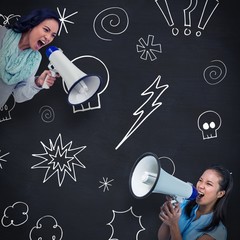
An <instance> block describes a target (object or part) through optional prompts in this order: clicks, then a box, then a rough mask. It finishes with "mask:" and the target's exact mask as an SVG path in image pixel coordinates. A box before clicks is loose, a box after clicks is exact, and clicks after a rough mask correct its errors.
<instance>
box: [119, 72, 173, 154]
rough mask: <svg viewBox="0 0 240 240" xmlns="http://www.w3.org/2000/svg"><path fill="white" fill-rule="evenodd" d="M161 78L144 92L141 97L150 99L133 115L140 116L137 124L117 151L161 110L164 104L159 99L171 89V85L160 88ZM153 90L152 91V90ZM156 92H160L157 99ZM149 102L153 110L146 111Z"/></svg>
mask: <svg viewBox="0 0 240 240" xmlns="http://www.w3.org/2000/svg"><path fill="white" fill-rule="evenodd" d="M160 80H161V76H158V77H157V78H156V79H155V81H154V82H153V83H152V84H151V85H150V86H149V87H148V88H147V89H146V90H145V91H144V92H142V94H141V96H147V95H149V97H148V99H147V100H146V101H145V102H144V103H143V104H142V105H141V106H140V107H139V108H138V109H137V110H136V111H135V112H134V113H133V115H134V116H138V118H137V120H136V121H135V123H134V124H133V125H132V127H131V128H130V129H129V131H128V132H127V134H126V135H125V136H124V138H123V139H122V141H121V142H120V143H119V144H118V145H117V147H116V148H115V150H117V149H118V148H119V147H120V146H121V145H122V144H123V143H124V142H125V141H126V140H127V139H128V138H129V137H130V136H131V135H132V134H133V133H134V132H135V131H136V130H137V129H138V128H139V127H140V125H141V124H142V123H143V122H144V121H145V120H146V119H147V118H148V117H149V116H150V115H151V114H152V113H153V112H154V111H155V110H157V108H159V107H160V106H161V105H162V102H159V101H158V99H159V97H160V96H161V95H162V94H163V93H164V91H165V90H166V89H167V88H168V87H169V85H167V84H165V85H163V86H160V85H159V83H160ZM151 89H152V90H151ZM156 90H160V93H158V95H157V97H156V96H155V98H154V95H156V94H155V91H156ZM148 102H150V103H151V102H152V103H151V106H150V108H151V110H148V111H145V110H144V109H143V108H144V107H146V106H148V105H146V104H147V103H148Z"/></svg>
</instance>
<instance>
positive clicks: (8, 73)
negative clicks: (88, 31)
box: [0, 9, 60, 108]
mask: <svg viewBox="0 0 240 240" xmlns="http://www.w3.org/2000/svg"><path fill="white" fill-rule="evenodd" d="M59 27H60V21H59V17H58V15H57V13H56V12H55V11H52V10H50V9H36V10H33V11H32V12H30V13H29V14H28V15H25V16H22V17H20V18H19V19H18V20H17V21H16V22H15V23H14V24H7V25H5V26H0V108H1V107H3V106H4V104H5V103H6V101H7V100H8V98H9V97H10V95H11V94H13V96H14V99H15V101H16V102H25V101H27V100H30V99H32V98H33V96H34V95H35V94H37V93H38V92H39V91H40V90H41V89H43V88H42V85H43V83H44V81H45V79H46V81H47V85H48V86H52V85H53V84H54V81H55V80H56V77H52V76H51V72H50V70H45V71H43V73H42V74H40V76H35V74H36V72H37V70H38V68H39V65H40V62H41V59H42V56H41V54H40V52H39V50H40V49H41V48H42V47H45V46H46V45H48V44H49V43H51V42H52V41H53V40H54V38H55V37H56V36H57V32H58V30H59ZM47 76H48V77H47Z"/></svg>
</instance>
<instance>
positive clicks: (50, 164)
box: [31, 134, 86, 187]
mask: <svg viewBox="0 0 240 240" xmlns="http://www.w3.org/2000/svg"><path fill="white" fill-rule="evenodd" d="M49 142H50V146H49V147H47V146H46V145H45V144H44V143H42V142H41V144H42V146H43V148H44V150H45V153H40V154H32V156H34V157H38V158H41V159H43V161H41V162H40V163H38V164H36V165H34V166H32V167H31V169H37V168H46V169H47V171H46V173H45V176H44V180H43V183H45V182H46V181H47V180H49V179H50V178H51V177H52V176H53V175H54V174H55V173H56V174H57V178H58V185H59V187H61V185H62V183H63V181H64V178H65V175H66V173H67V174H68V175H69V176H70V177H71V178H72V179H73V180H74V181H75V182H76V181H77V179H76V173H75V166H78V167H81V168H86V167H85V166H84V165H83V164H82V163H81V162H80V161H79V160H78V158H77V154H78V153H80V152H81V151H83V150H84V149H85V148H86V146H81V147H78V148H71V146H72V141H71V142H69V143H68V144H67V145H65V146H63V143H62V136H61V134H59V135H58V137H57V139H56V141H55V143H53V142H52V141H51V140H49Z"/></svg>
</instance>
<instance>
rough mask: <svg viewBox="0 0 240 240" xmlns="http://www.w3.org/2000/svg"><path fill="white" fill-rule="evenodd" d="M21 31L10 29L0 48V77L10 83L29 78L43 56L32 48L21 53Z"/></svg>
mask: <svg viewBox="0 0 240 240" xmlns="http://www.w3.org/2000/svg"><path fill="white" fill-rule="evenodd" d="M21 35H22V34H21V33H16V32H14V31H13V30H11V29H8V30H7V32H6V34H5V36H4V38H3V41H2V48H1V49H0V78H1V79H2V80H3V81H4V82H5V83H6V84H8V85H12V84H16V83H18V82H21V81H23V80H24V79H27V78H28V77H30V76H31V75H32V74H34V71H36V70H37V68H38V67H39V65H40V62H41V59H42V56H41V54H40V52H39V51H34V50H32V49H31V48H28V49H26V50H23V51H21V52H20V53H19V48H18V43H19V41H20V38H21Z"/></svg>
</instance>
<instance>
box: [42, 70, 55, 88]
mask: <svg viewBox="0 0 240 240" xmlns="http://www.w3.org/2000/svg"><path fill="white" fill-rule="evenodd" d="M50 72H51V76H52V77H55V76H56V72H55V71H54V70H51V69H50ZM47 79H48V75H47V76H46V77H45V79H44V83H43V85H42V88H44V89H49V86H48V85H47Z"/></svg>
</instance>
